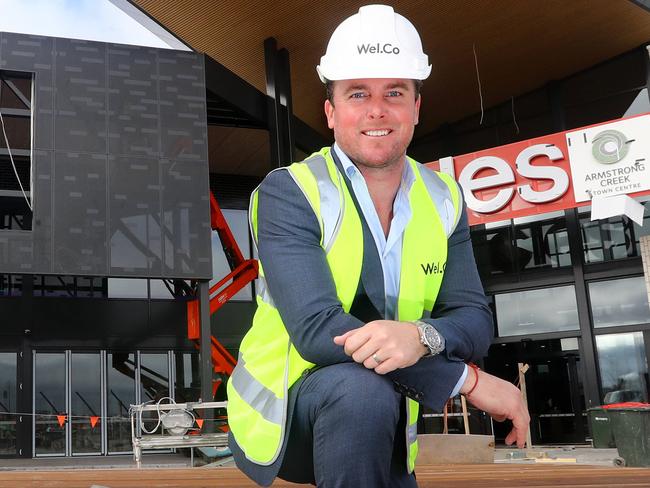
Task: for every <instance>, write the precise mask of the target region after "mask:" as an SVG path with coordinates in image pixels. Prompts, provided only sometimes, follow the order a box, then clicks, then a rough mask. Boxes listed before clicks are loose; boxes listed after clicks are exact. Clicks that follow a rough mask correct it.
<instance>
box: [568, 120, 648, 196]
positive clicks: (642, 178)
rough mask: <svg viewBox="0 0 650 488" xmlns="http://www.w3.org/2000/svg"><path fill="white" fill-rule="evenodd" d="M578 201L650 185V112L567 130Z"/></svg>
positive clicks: (642, 188)
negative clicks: (575, 129)
mask: <svg viewBox="0 0 650 488" xmlns="http://www.w3.org/2000/svg"><path fill="white" fill-rule="evenodd" d="M566 139H567V146H568V148H569V161H570V164H571V173H572V177H573V192H574V195H575V200H576V202H584V201H588V200H592V199H594V198H597V197H610V196H614V195H625V194H628V193H635V192H638V191H643V190H648V189H650V164H649V163H650V115H643V116H640V117H634V118H632V119H626V120H620V121H617V122H612V123H611V124H604V125H599V126H597V127H590V128H588V129H583V130H578V131H574V132H567V134H566Z"/></svg>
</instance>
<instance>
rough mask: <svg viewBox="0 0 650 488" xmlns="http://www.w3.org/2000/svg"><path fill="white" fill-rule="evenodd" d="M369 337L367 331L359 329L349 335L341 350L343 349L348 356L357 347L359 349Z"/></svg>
mask: <svg viewBox="0 0 650 488" xmlns="http://www.w3.org/2000/svg"><path fill="white" fill-rule="evenodd" d="M369 339H370V335H369V334H368V333H364V332H363V331H361V330H360V331H359V332H357V333H356V334H352V335H350V336H349V337H348V338H347V339H346V340H345V345H344V346H343V350H344V351H345V354H347V355H348V356H352V354H354V352H355V351H356V350H357V349H359V348H360V347H361V346H363V345H364V344H365V343H366V342H368V340H369Z"/></svg>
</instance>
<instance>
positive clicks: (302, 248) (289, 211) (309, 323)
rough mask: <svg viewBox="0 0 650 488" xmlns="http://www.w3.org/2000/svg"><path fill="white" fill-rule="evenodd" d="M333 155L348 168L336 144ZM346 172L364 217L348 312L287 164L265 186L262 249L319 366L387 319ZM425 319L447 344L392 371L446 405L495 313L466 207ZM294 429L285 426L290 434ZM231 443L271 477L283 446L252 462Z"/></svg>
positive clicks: (299, 346) (402, 385) (271, 280)
mask: <svg viewBox="0 0 650 488" xmlns="http://www.w3.org/2000/svg"><path fill="white" fill-rule="evenodd" d="M332 154H333V156H335V157H334V159H335V161H336V164H337V166H338V168H339V171H341V172H342V173H343V169H342V167H341V164H340V161H338V158H336V155H335V153H334V151H332ZM422 169H424V170H426V171H429V170H428V169H426V168H422ZM342 179H343V180H344V181H345V182H346V184H347V185H348V189H349V190H350V193H351V195H352V198H353V200H354V202H355V205H356V206H357V211H358V212H359V216H360V217H361V221H362V224H363V241H364V256H363V265H362V269H361V280H360V283H359V288H358V290H357V296H356V298H355V301H354V303H353V305H352V308H351V310H350V313H345V312H344V311H343V309H342V307H341V304H340V302H339V301H338V298H337V295H336V289H335V287H334V283H333V281H332V277H331V273H330V271H329V267H328V265H327V261H326V258H325V253H324V251H323V249H322V248H321V247H320V245H319V242H320V228H319V225H318V221H317V220H316V217H315V215H314V213H313V210H312V208H311V206H310V205H309V203H308V202H307V199H306V198H305V196H304V195H303V194H302V192H301V191H300V189H299V188H298V187H297V186H296V184H295V183H294V181H293V179H292V178H291V176H290V175H289V174H288V172H287V171H282V170H280V171H274V172H272V173H270V174H269V175H268V176H267V177H266V178H265V179H264V181H263V182H262V184H261V185H260V189H259V200H258V251H259V257H260V260H261V262H262V263H263V265H264V273H265V275H266V280H267V283H268V288H269V291H270V293H271V295H272V297H273V301H274V303H275V305H276V307H277V308H278V310H279V312H280V315H281V316H282V319H283V321H284V324H285V326H286V327H287V330H288V332H289V335H290V337H291V339H292V342H293V344H294V345H295V347H296V350H297V351H298V352H299V353H300V355H301V356H302V357H303V358H304V359H306V360H307V361H310V362H312V363H314V364H316V365H320V366H325V365H330V364H335V363H341V362H347V361H351V360H352V359H351V358H350V357H349V356H347V355H346V354H345V353H344V351H343V348H342V347H341V346H337V345H336V344H334V342H333V338H334V337H335V336H337V335H340V334H343V333H344V332H346V331H348V330H352V329H355V328H358V327H361V326H362V325H364V324H365V323H366V322H369V321H371V320H376V319H381V318H383V313H384V310H385V307H384V300H385V298H384V283H383V272H382V268H381V262H380V259H379V254H378V251H377V249H376V247H375V244H374V240H373V238H372V234H371V232H370V229H369V227H368V225H367V224H366V222H365V220H364V218H363V213H362V212H361V210H360V209H359V205H358V202H357V199H356V197H355V195H354V191H353V190H352V186H351V184H350V182H349V180H348V178H347V177H346V176H343V178H342ZM275 290H281V292H277V291H275ZM423 320H425V321H427V322H429V323H431V324H433V325H434V326H435V327H436V329H437V330H438V331H439V332H440V333H441V334H442V335H443V336H444V337H445V341H446V349H445V351H443V353H442V354H440V355H438V356H434V357H431V358H423V359H421V360H420V361H418V362H417V363H416V364H414V365H413V366H410V367H408V368H404V369H399V370H396V371H393V372H391V373H389V374H388V377H390V378H391V379H392V380H393V382H394V384H395V389H396V390H397V391H399V392H400V393H402V394H403V395H405V396H408V397H411V398H413V399H414V400H417V401H418V402H420V403H421V404H423V405H425V406H427V407H429V408H431V409H433V410H435V411H441V410H442V408H443V406H444V404H445V402H446V401H447V399H448V398H449V396H450V393H451V392H452V391H453V388H454V386H455V385H456V383H457V382H458V380H459V378H460V376H461V374H462V372H463V364H462V362H463V361H466V360H472V361H474V360H477V359H479V358H481V357H483V356H485V355H486V354H487V349H488V347H489V346H490V343H491V341H492V334H493V324H492V314H491V312H490V309H489V307H488V304H487V300H486V298H485V295H484V293H483V288H482V286H481V282H480V279H479V276H478V272H477V270H476V264H475V261H474V255H473V252H472V244H471V241H470V235H469V227H468V224H467V216H466V212H465V208H464V207H463V213H462V217H461V220H460V222H459V224H458V226H457V227H456V230H455V231H454V233H453V234H452V235H451V236H450V238H449V241H448V257H447V266H446V268H445V275H444V278H443V282H442V285H441V288H440V291H439V294H438V298H437V300H436V304H435V306H434V310H433V312H432V314H431V317H423ZM299 387H300V385H299V384H296V385H294V386H293V387H292V388H291V390H290V395H289V399H290V401H289V412H288V415H287V418H288V419H289V422H290V419H291V413H292V411H293V405H294V402H295V396H296V394H297V391H298V389H299ZM289 429H290V425H287V428H286V432H287V434H288V432H289ZM285 444H286V443H285ZM230 445H231V449H232V450H233V455H234V457H235V460H236V462H237V465H238V467H239V468H240V469H242V470H243V471H244V472H245V473H246V474H247V475H248V476H249V477H251V478H252V479H254V480H255V481H257V482H258V483H260V484H263V485H267V484H270V483H271V482H272V481H273V479H274V478H275V476H276V475H277V472H278V470H279V468H280V466H281V463H282V458H283V455H284V449H283V452H281V454H280V456H279V457H278V460H277V461H276V462H275V463H273V464H272V465H271V466H266V467H263V466H259V465H256V464H254V463H252V462H250V461H248V460H247V459H246V458H245V456H244V455H243V452H242V451H241V450H240V449H239V447H238V446H237V444H236V442H234V439H233V438H232V436H231V442H230Z"/></svg>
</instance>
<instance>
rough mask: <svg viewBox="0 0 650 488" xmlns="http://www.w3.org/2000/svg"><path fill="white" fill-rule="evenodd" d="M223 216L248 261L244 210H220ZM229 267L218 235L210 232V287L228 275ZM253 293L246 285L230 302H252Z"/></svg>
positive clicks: (248, 247)
mask: <svg viewBox="0 0 650 488" xmlns="http://www.w3.org/2000/svg"><path fill="white" fill-rule="evenodd" d="M222 212H223V216H224V218H225V219H226V222H228V226H229V227H230V231H231V232H232V235H233V237H234V238H235V241H236V242H237V245H238V246H239V249H240V250H241V253H242V255H243V256H244V259H250V256H251V253H250V243H249V240H248V213H247V212H246V210H230V209H224V210H222ZM230 271H231V270H230V265H229V264H228V260H227V259H226V255H225V253H224V252H223V247H222V245H221V240H220V239H219V234H217V232H216V231H212V280H210V286H213V285H215V284H216V283H218V282H219V281H221V280H222V279H223V278H225V277H226V276H228V275H229V274H230ZM252 299H253V293H252V288H251V285H250V284H249V285H247V286H245V287H244V288H242V289H241V290H240V291H239V292H238V293H236V294H235V295H234V296H233V297H232V300H252Z"/></svg>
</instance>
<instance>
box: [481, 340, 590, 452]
mask: <svg viewBox="0 0 650 488" xmlns="http://www.w3.org/2000/svg"><path fill="white" fill-rule="evenodd" d="M518 363H525V364H528V365H529V369H528V371H527V372H526V374H525V380H526V394H527V397H528V410H529V412H530V417H531V436H532V441H533V444H563V443H569V444H573V443H581V442H585V439H586V433H587V430H586V424H585V422H586V417H585V415H584V412H585V401H584V393H583V388H582V371H581V363H580V354H579V351H578V339H577V338H575V337H570V338H566V339H550V340H537V341H532V340H524V341H521V342H516V343H504V344H495V345H493V346H492V348H491V349H490V354H489V356H488V358H487V360H486V369H487V370H488V371H489V372H490V373H493V374H496V375H497V376H499V377H501V378H504V379H506V380H508V381H512V382H517V380H518V377H519V373H518ZM494 431H495V436H496V438H497V440H503V439H504V438H505V436H506V434H507V433H508V431H509V426H506V425H504V424H499V423H497V422H495V423H494Z"/></svg>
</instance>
